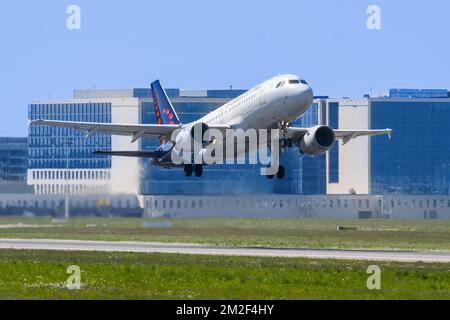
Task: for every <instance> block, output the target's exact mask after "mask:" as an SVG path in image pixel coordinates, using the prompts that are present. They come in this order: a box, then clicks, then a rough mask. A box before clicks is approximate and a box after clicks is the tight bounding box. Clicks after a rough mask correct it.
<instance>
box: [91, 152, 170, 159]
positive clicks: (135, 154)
mask: <svg viewBox="0 0 450 320" xmlns="http://www.w3.org/2000/svg"><path fill="white" fill-rule="evenodd" d="M93 154H94V155H97V156H116V157H129V158H149V159H160V158H162V157H163V156H164V155H165V154H166V152H161V151H96V152H94V153H93Z"/></svg>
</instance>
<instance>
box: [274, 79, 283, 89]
mask: <svg viewBox="0 0 450 320" xmlns="http://www.w3.org/2000/svg"><path fill="white" fill-rule="evenodd" d="M283 86H284V81H281V82H280V83H278V84H277V86H276V88H281V87H283Z"/></svg>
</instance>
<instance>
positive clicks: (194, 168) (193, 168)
mask: <svg viewBox="0 0 450 320" xmlns="http://www.w3.org/2000/svg"><path fill="white" fill-rule="evenodd" d="M192 174H195V176H196V177H197V178H199V177H201V176H202V175H203V166H202V165H201V164H196V165H192V164H187V165H185V166H184V175H185V176H186V177H192Z"/></svg>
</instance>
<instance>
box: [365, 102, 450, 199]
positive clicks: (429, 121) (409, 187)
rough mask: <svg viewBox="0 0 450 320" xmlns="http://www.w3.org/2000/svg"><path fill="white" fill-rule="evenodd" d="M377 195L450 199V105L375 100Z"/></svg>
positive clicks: (374, 181)
mask: <svg viewBox="0 0 450 320" xmlns="http://www.w3.org/2000/svg"><path fill="white" fill-rule="evenodd" d="M370 118H371V121H370V123H371V128H392V129H393V130H394V133H393V135H392V139H391V140H388V139H386V137H373V138H372V142H371V179H372V193H373V194H450V190H449V188H450V139H449V138H448V137H449V136H450V126H449V123H450V99H389V98H386V99H371V101H370Z"/></svg>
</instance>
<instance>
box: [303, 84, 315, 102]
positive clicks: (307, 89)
mask: <svg viewBox="0 0 450 320" xmlns="http://www.w3.org/2000/svg"><path fill="white" fill-rule="evenodd" d="M300 96H301V97H302V100H303V101H305V102H306V103H307V104H308V105H309V104H311V103H312V102H313V100H314V91H313V89H312V88H311V86H310V85H308V84H305V85H303V88H302V89H301V92H300Z"/></svg>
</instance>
